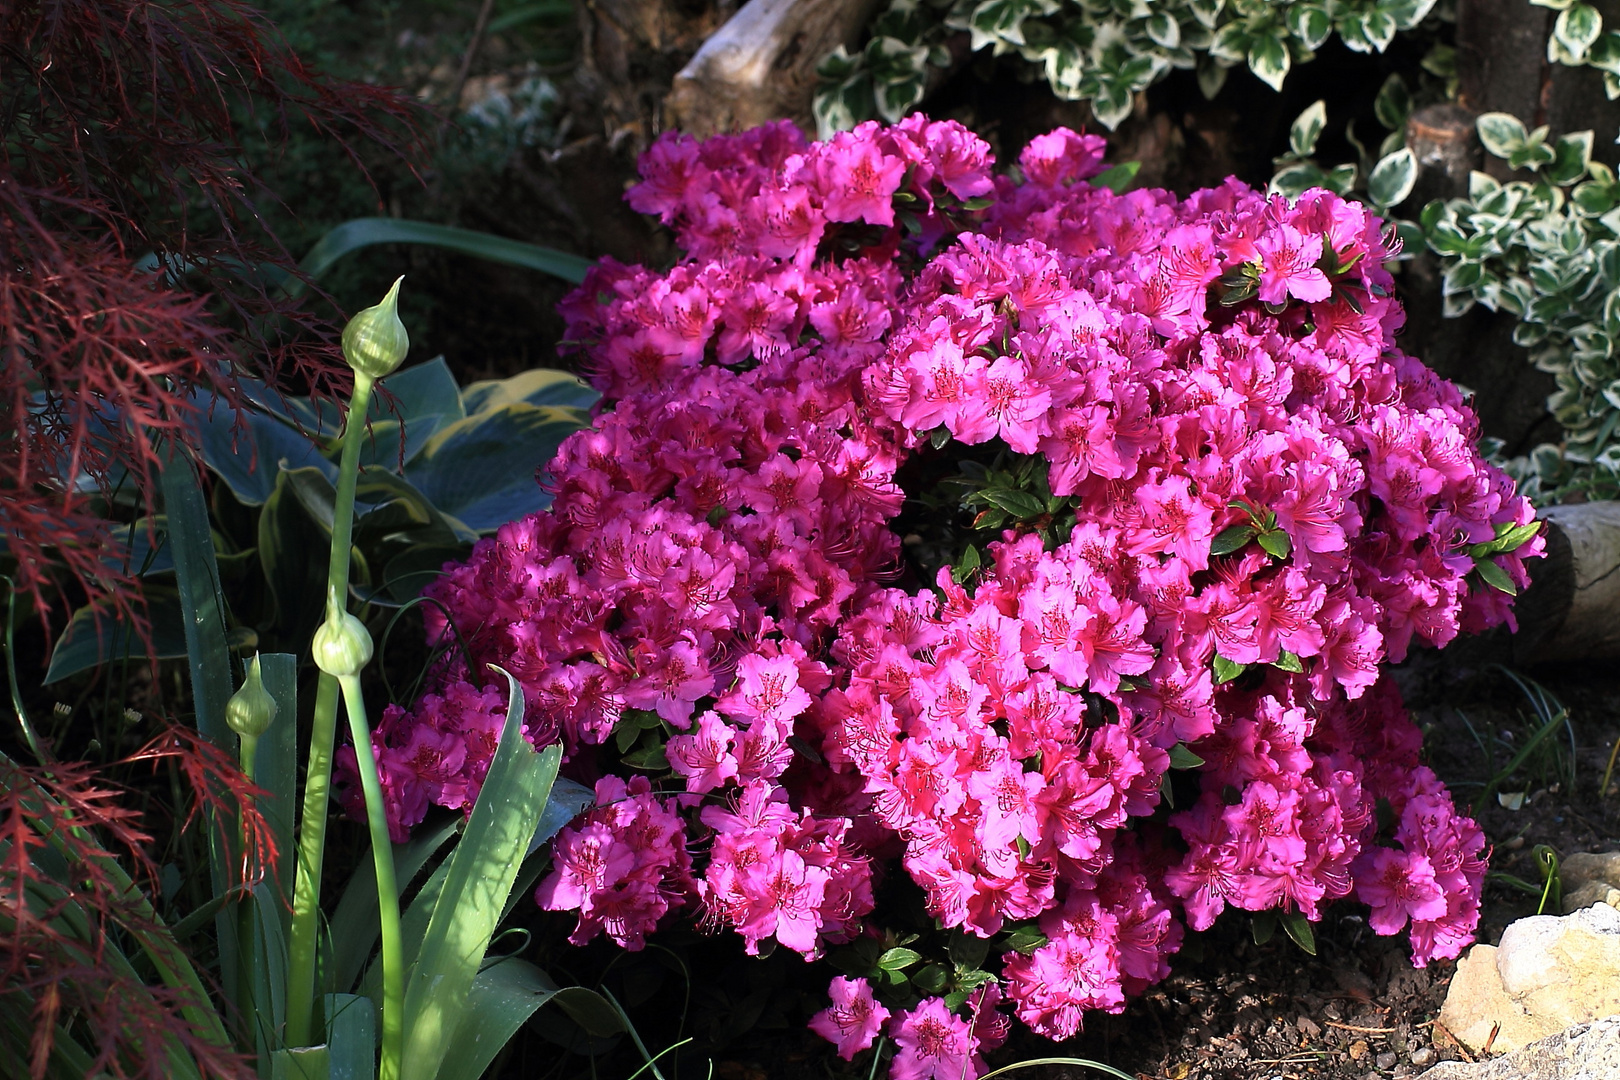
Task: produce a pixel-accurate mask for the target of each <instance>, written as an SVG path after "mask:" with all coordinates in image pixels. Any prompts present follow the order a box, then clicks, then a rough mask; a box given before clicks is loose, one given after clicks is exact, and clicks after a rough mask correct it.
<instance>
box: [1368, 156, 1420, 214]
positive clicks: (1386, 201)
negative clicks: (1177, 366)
mask: <svg viewBox="0 0 1620 1080" xmlns="http://www.w3.org/2000/svg"><path fill="white" fill-rule="evenodd" d="M1415 183H1417V158H1415V157H1413V156H1412V151H1411V150H1408V149H1406V148H1405V147H1402V148H1401V149H1399V150H1397V151H1395V153H1393V154H1390V155H1389V156H1388V157H1386V158H1384V159H1383V160H1381V161H1380V162H1379V163H1378V164H1377V165H1374V166H1373V170H1372V173H1371V174H1370V175H1369V176H1368V177H1367V195H1368V197H1369V198H1371V199H1372V201H1373V202H1374V203H1375V204H1376V205H1377V206H1378V208H1379V209H1381V210H1388V209H1389V208H1390V207H1392V206H1395V205H1397V204H1398V203H1401V202H1403V201H1404V200H1405V199H1406V197H1407V196H1408V195H1410V194H1412V185H1413V184H1415Z"/></svg>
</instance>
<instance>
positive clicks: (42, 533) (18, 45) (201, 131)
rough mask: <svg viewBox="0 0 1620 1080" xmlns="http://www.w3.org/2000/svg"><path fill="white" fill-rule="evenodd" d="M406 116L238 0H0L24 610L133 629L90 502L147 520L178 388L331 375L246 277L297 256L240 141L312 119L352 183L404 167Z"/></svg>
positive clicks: (189, 391) (1, 240)
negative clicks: (123, 506) (133, 511)
mask: <svg viewBox="0 0 1620 1080" xmlns="http://www.w3.org/2000/svg"><path fill="white" fill-rule="evenodd" d="M417 109H418V107H417V106H416V105H415V104H414V103H412V102H411V101H410V100H409V99H407V98H405V97H403V96H402V95H399V94H396V93H394V92H392V91H389V90H385V89H382V88H379V87H374V86H369V85H363V84H355V83H345V82H337V81H333V80H329V79H326V78H324V77H323V76H321V75H320V74H319V73H318V72H316V71H313V70H311V69H310V68H309V67H308V66H306V65H305V64H304V63H303V62H302V61H301V60H300V59H299V58H298V57H297V56H296V55H295V54H294V53H293V52H292V51H291V50H290V49H289V48H288V47H287V46H286V44H285V43H284V42H283V41H282V40H281V39H280V38H279V37H278V36H277V34H276V32H275V30H274V28H273V27H272V26H271V25H270V24H269V22H268V21H267V20H266V18H265V17H264V16H263V15H261V14H260V13H258V12H256V11H255V10H254V9H253V8H251V7H249V6H247V5H246V4H244V3H241V2H240V0H0V545H3V547H0V553H4V552H5V551H7V550H8V551H9V554H10V555H11V556H12V557H13V558H14V559H15V561H16V569H15V575H16V578H17V580H16V588H17V589H18V590H19V591H21V592H25V593H28V594H30V595H32V597H33V599H34V602H35V604H36V606H38V607H39V608H40V609H41V610H42V611H43V610H45V608H46V607H47V605H48V603H49V601H50V599H51V598H52V597H53V595H55V594H56V592H57V590H59V589H60V588H62V587H63V586H64V585H65V584H67V583H68V582H69V581H71V580H76V581H77V582H78V585H79V586H80V588H81V589H82V590H83V592H84V593H85V594H86V596H87V598H89V599H91V600H93V601H101V602H106V603H108V604H110V605H112V606H113V607H114V608H115V609H117V610H119V611H120V612H121V613H122V614H123V615H126V616H130V617H134V618H135V619H136V621H137V623H139V622H140V619H139V615H140V612H139V605H138V602H137V593H136V589H135V583H134V582H133V581H132V580H131V579H130V577H129V575H128V574H127V573H126V572H124V571H123V570H121V569H119V567H118V566H117V565H116V561H115V560H108V559H104V558H103V554H104V550H105V548H104V545H105V542H106V540H107V534H106V525H105V523H104V521H103V520H102V519H101V516H100V515H99V514H98V513H97V511H96V507H95V505H94V501H93V500H94V497H95V496H96V495H97V494H101V495H106V494H108V493H110V492H111V491H112V490H113V488H115V487H116V486H118V485H119V484H121V483H122V484H124V485H125V491H126V492H128V491H133V492H135V493H136V494H137V495H138V496H139V497H140V498H141V499H142V500H143V501H145V503H146V505H147V506H148V507H149V506H150V505H151V495H152V484H153V478H154V467H155V466H156V465H157V464H158V461H159V454H160V453H162V452H163V451H162V449H161V448H162V446H163V444H164V441H165V438H176V437H180V438H183V436H184V432H185V430H186V420H187V416H188V413H189V412H190V411H192V410H193V409H195V408H196V407H197V404H196V402H197V401H198V400H199V397H200V400H201V401H203V402H207V401H210V400H212V399H215V398H217V399H219V400H222V401H223V402H224V403H226V404H227V405H230V406H233V407H234V406H236V405H238V404H240V388H239V384H238V382H237V380H238V378H240V377H242V376H253V377H256V378H261V379H265V380H267V381H270V382H272V383H277V384H287V383H289V382H293V383H296V384H297V385H298V386H299V388H300V389H312V390H313V391H314V392H315V393H317V394H321V393H325V392H329V388H330V386H331V383H332V381H333V380H334V379H335V378H336V377H337V376H338V375H339V373H340V372H345V371H346V369H344V368H343V367H342V365H341V364H339V363H336V362H335V361H336V358H337V354H336V351H335V350H334V348H333V328H332V327H331V326H330V324H329V323H328V322H327V321H326V320H324V319H322V318H320V317H317V316H315V315H312V314H310V313H309V312H307V311H303V310H300V308H299V307H298V306H297V304H296V303H295V302H294V301H292V300H290V299H288V298H287V297H286V296H285V295H284V294H283V293H281V292H280V291H278V290H277V289H276V288H275V286H274V285H273V284H272V283H271V281H270V279H271V278H274V277H278V276H279V275H277V274H274V273H271V274H268V275H267V274H266V273H265V272H264V268H266V267H267V266H268V267H275V268H279V269H281V270H283V271H286V270H293V269H294V266H295V262H296V260H295V259H293V258H292V256H291V255H290V254H289V253H288V252H287V251H286V249H285V248H284V247H283V246H282V245H281V244H280V242H279V241H278V240H277V239H276V237H275V235H274V233H273V231H272V230H271V229H270V228H269V227H268V226H267V224H266V222H265V220H264V218H263V216H262V214H261V212H260V208H261V207H263V206H265V205H267V204H268V203H270V202H271V201H273V200H274V196H273V194H271V193H269V192H267V191H266V190H264V188H263V186H262V184H260V182H259V181H258V179H257V178H256V177H255V176H254V175H252V174H251V173H250V172H249V171H248V170H247V169H246V168H245V167H244V165H243V154H242V150H241V148H242V146H243V145H245V144H248V143H250V142H254V141H257V140H268V141H269V142H270V143H271V144H276V143H278V142H280V141H283V140H285V139H286V138H287V136H288V135H289V134H290V133H291V132H292V131H294V130H295V128H296V126H297V125H310V126H312V127H313V128H314V129H315V130H316V131H318V132H321V133H325V134H327V135H329V136H331V137H333V138H335V139H337V140H338V141H339V142H341V143H342V145H344V146H345V147H346V148H348V149H349V152H350V156H351V157H352V158H353V159H354V160H355V162H356V164H357V166H360V167H362V168H363V163H362V161H361V156H360V153H359V149H360V148H362V147H365V146H380V147H383V148H384V149H385V150H387V151H389V152H392V153H396V154H399V155H401V156H402V157H404V158H405V159H406V160H407V161H408V160H410V158H411V157H412V156H413V153H414V151H415V150H416V149H418V148H419V140H420V138H421V135H420V130H421V129H420V125H418V124H417V122H416V121H417V118H418V116H417ZM148 256H152V257H150V258H149V257H148ZM198 392H200V395H199V396H194V395H196V394H198ZM143 629H144V626H143Z"/></svg>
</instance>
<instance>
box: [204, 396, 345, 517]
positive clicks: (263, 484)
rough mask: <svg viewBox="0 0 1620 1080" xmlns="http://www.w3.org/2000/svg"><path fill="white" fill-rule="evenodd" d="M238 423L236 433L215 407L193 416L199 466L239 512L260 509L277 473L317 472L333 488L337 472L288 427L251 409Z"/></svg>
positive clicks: (231, 420)
mask: <svg viewBox="0 0 1620 1080" xmlns="http://www.w3.org/2000/svg"><path fill="white" fill-rule="evenodd" d="M242 422H243V427H242V428H241V429H240V430H238V429H237V428H236V417H235V415H234V414H233V413H232V412H231V410H229V409H227V408H226V407H225V406H224V405H222V404H219V403H217V402H216V403H215V404H214V405H213V407H212V408H208V407H206V406H205V407H204V408H203V410H202V411H201V412H200V414H199V415H198V417H197V424H196V435H197V449H198V450H199V451H200V452H201V454H202V459H203V463H204V464H206V465H207V466H208V467H209V468H210V469H211V470H213V472H214V473H215V474H216V475H217V476H218V477H219V478H220V479H221V480H223V481H225V483H226V484H227V485H228V486H229V487H230V489H231V494H232V495H235V496H236V499H237V501H238V502H240V503H242V504H243V505H244V506H263V505H264V501H265V500H266V499H268V498H269V497H270V493H271V492H272V491H274V490H275V489H276V475H277V474H278V473H279V472H280V471H281V469H282V468H283V467H285V468H289V469H303V468H314V469H318V470H320V471H321V472H322V473H324V474H325V475H326V476H327V477H328V478H329V479H331V480H332V481H333V482H334V483H336V481H337V466H335V465H333V464H332V463H331V462H330V461H327V460H326V459H325V458H324V457H322V456H321V452H320V448H319V447H318V446H316V444H315V443H314V442H312V441H311V440H310V438H309V437H308V436H306V435H304V434H302V433H301V432H299V431H298V429H297V428H295V427H293V426H292V425H291V424H289V423H287V422H286V421H284V420H282V419H280V418H278V417H275V416H271V415H269V414H267V413H262V412H259V411H258V410H256V409H245V410H243V413H242Z"/></svg>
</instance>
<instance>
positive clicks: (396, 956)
mask: <svg viewBox="0 0 1620 1080" xmlns="http://www.w3.org/2000/svg"><path fill="white" fill-rule="evenodd" d="M338 683H339V685H340V686H342V688H343V709H344V711H345V712H346V713H348V715H349V734H350V735H351V736H352V737H353V739H354V745H355V747H356V749H357V750H358V751H359V752H357V753H356V754H355V760H356V761H357V762H358V764H359V769H360V788H361V790H362V791H363V792H364V793H365V797H366V824H367V825H368V826H369V827H370V829H371V856H372V861H373V864H374V865H375V866H376V868H377V916H378V920H377V921H378V923H379V924H380V929H381V930H382V984H383V991H382V1068H381V1069H380V1071H379V1073H378V1080H399V1074H400V1065H401V1053H402V1051H403V1049H404V1043H405V945H404V939H403V938H402V937H401V935H400V929H399V884H398V882H397V881H396V880H395V877H394V849H393V846H392V845H391V844H390V842H389V837H388V816H387V812H386V810H385V808H384V806H383V793H382V781H381V780H380V779H379V778H378V776H377V760H376V758H375V757H374V756H373V755H372V754H370V753H368V752H366V751H367V750H369V749H370V747H371V729H370V728H369V727H367V725H366V703H365V700H364V698H363V697H362V696H361V693H360V677H359V676H358V675H344V676H340V677H339V679H338ZM361 748H364V749H361Z"/></svg>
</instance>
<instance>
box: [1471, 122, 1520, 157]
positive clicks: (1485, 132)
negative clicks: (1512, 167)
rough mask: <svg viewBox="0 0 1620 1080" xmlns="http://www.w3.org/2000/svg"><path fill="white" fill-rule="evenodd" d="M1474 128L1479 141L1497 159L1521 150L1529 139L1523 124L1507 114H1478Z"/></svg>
mask: <svg viewBox="0 0 1620 1080" xmlns="http://www.w3.org/2000/svg"><path fill="white" fill-rule="evenodd" d="M1474 127H1475V129H1476V130H1478V132H1479V141H1480V142H1481V143H1482V144H1483V145H1484V147H1485V149H1486V150H1488V151H1490V152H1491V153H1492V154H1494V155H1495V156H1497V157H1499V158H1505V157H1508V156H1509V155H1511V154H1512V153H1513V152H1514V151H1516V150H1521V149H1523V148H1524V145H1525V143H1526V142H1527V141H1529V138H1530V133H1529V132H1528V131H1526V130H1525V127H1524V122H1523V121H1522V120H1520V119H1519V118H1518V117H1517V116H1513V115H1511V114H1509V113H1503V112H1488V113H1480V114H1479V117H1478V119H1476V120H1475V121H1474Z"/></svg>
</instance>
